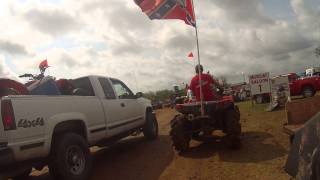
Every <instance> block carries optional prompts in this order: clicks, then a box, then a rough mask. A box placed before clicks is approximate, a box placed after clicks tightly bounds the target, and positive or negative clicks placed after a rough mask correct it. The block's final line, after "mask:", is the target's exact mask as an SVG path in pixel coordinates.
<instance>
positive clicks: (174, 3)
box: [134, 0, 196, 27]
mask: <svg viewBox="0 0 320 180" xmlns="http://www.w3.org/2000/svg"><path fill="white" fill-rule="evenodd" d="M134 2H135V3H136V4H137V5H138V6H139V7H140V8H141V10H142V12H144V13H146V14H147V15H148V16H149V18H150V19H151V20H153V19H181V20H183V21H184V22H185V23H186V24H188V25H191V26H193V27H195V26H196V22H195V17H194V13H193V7H192V2H191V0H134Z"/></svg>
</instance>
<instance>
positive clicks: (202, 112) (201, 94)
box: [191, 0, 204, 116]
mask: <svg viewBox="0 0 320 180" xmlns="http://www.w3.org/2000/svg"><path fill="white" fill-rule="evenodd" d="M191 5H192V11H193V16H194V22H195V31H196V40H197V52H198V72H199V75H198V76H199V86H200V108H201V115H202V116H204V106H203V92H202V81H201V75H202V72H201V70H200V64H201V63H200V62H201V61H200V48H199V38H198V26H197V18H196V11H195V10H194V3H193V0H191Z"/></svg>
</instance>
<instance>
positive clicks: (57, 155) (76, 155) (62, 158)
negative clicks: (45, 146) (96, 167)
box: [49, 133, 92, 180]
mask: <svg viewBox="0 0 320 180" xmlns="http://www.w3.org/2000/svg"><path fill="white" fill-rule="evenodd" d="M52 153H53V154H52V156H51V158H52V159H51V162H50V163H49V170H50V171H49V172H50V174H51V175H52V176H53V177H55V179H63V180H86V179H89V177H90V174H91V168H92V157H91V155H90V150H89V147H88V144H87V143H86V141H85V140H84V138H83V137H82V136H80V135H78V134H75V133H67V134H63V135H60V136H58V137H57V139H56V140H55V142H54V144H53V152H52Z"/></svg>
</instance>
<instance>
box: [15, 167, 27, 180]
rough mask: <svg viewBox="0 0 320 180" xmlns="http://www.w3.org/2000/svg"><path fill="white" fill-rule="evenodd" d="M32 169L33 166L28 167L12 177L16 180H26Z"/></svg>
mask: <svg viewBox="0 0 320 180" xmlns="http://www.w3.org/2000/svg"><path fill="white" fill-rule="evenodd" d="M31 171H32V168H27V169H26V170H24V171H22V172H21V173H19V174H18V175H16V176H14V177H13V178H12V179H14V180H25V179H28V177H29V175H30V173H31Z"/></svg>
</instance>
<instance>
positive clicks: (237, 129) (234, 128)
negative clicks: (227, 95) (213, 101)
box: [225, 106, 241, 149]
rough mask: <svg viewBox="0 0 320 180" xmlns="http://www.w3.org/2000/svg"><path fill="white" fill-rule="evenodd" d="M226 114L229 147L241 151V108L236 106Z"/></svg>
mask: <svg viewBox="0 0 320 180" xmlns="http://www.w3.org/2000/svg"><path fill="white" fill-rule="evenodd" d="M225 113H226V114H225V125H226V128H225V129H226V134H227V136H226V143H227V146H228V147H229V148H231V149H239V148H240V147H241V137H240V136H241V124H240V111H239V108H238V107H237V106H234V108H232V109H228V110H226V112H225Z"/></svg>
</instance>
